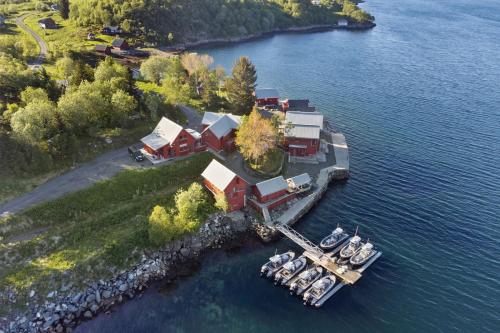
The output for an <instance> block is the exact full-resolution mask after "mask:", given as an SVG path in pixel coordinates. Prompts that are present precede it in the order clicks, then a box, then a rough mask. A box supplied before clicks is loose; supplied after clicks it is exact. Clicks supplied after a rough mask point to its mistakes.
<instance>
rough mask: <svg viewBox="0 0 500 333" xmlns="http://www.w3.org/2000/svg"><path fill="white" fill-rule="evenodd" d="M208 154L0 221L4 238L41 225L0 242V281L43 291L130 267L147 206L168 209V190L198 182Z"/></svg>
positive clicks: (142, 236) (141, 246)
mask: <svg viewBox="0 0 500 333" xmlns="http://www.w3.org/2000/svg"><path fill="white" fill-rule="evenodd" d="M211 159H212V155H210V154H209V153H202V154H197V155H195V156H192V157H190V158H188V159H186V160H182V161H178V162H176V163H174V164H171V165H168V166H164V167H160V168H155V169H146V170H131V171H124V172H122V173H120V174H118V175H117V176H116V177H114V178H112V179H110V180H107V181H103V182H101V183H98V184H96V185H94V186H92V187H90V188H88V189H85V190H82V191H78V192H75V193H73V194H70V195H68V196H66V197H64V198H61V199H58V200H54V201H51V202H48V203H45V204H41V205H39V206H36V207H34V208H32V209H29V210H27V211H25V212H23V213H22V214H20V215H17V216H16V217H14V218H11V219H10V220H4V221H3V222H2V221H1V220H0V230H2V231H1V233H0V234H1V235H2V236H3V237H6V238H7V237H13V236H16V235H17V236H19V235H22V234H23V233H24V232H25V231H26V230H41V231H43V232H42V233H41V234H40V235H38V236H37V237H35V238H34V239H31V240H28V241H24V242H18V243H15V244H13V245H5V244H0V267H2V269H1V270H0V287H1V288H2V289H3V288H5V287H7V286H13V287H16V288H17V289H19V290H21V291H24V294H27V293H28V292H29V290H32V289H34V290H37V291H38V293H37V295H41V296H42V297H43V296H44V295H46V293H47V291H48V290H54V289H56V288H58V287H60V286H61V285H63V284H65V283H68V282H69V281H71V282H72V283H73V284H75V285H76V286H82V285H83V284H84V282H85V281H87V282H88V281H93V280H95V279H105V278H108V277H110V276H111V275H112V274H113V273H115V272H116V271H118V270H119V269H122V268H124V267H127V266H129V265H131V264H132V263H133V262H135V259H137V257H138V256H139V253H140V252H141V251H142V250H147V249H149V242H148V237H147V216H148V215H149V214H150V212H151V210H152V208H153V207H154V206H155V205H157V204H161V205H164V206H166V207H172V205H173V197H174V193H175V191H176V190H177V189H179V188H181V187H187V185H189V184H190V183H192V182H193V181H196V180H198V179H199V175H200V173H201V172H202V171H203V169H204V168H205V167H206V166H207V165H208V163H209V162H210V161H211ZM7 230H8V231H7ZM23 301H24V300H22V299H21V302H18V303H19V304H22V302H23ZM4 310H5V311H8V310H9V309H4ZM1 312H2V310H0V314H1Z"/></svg>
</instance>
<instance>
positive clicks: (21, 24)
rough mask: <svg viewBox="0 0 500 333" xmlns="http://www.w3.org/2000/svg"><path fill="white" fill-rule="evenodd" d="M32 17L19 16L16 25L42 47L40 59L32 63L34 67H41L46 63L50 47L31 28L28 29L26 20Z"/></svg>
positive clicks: (26, 15)
mask: <svg viewBox="0 0 500 333" xmlns="http://www.w3.org/2000/svg"><path fill="white" fill-rule="evenodd" d="M29 15H31V13H28V14H24V15H23V16H19V17H17V18H16V24H17V25H18V26H19V27H20V28H21V29H23V30H24V31H26V32H27V33H29V34H30V35H31V36H33V38H34V39H35V40H36V42H37V43H38V45H39V46H40V54H39V55H38V58H37V59H36V60H34V61H32V62H31V63H30V65H32V66H36V65H41V64H43V62H44V61H45V58H47V55H48V47H47V43H45V41H44V40H43V39H42V37H40V36H39V35H38V34H37V33H36V32H34V31H33V30H32V29H31V28H30V27H28V26H27V25H26V24H24V19H25V18H26V17H28V16H29Z"/></svg>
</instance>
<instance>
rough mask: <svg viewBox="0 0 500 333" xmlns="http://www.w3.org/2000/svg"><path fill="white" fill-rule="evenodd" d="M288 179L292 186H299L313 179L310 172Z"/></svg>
mask: <svg viewBox="0 0 500 333" xmlns="http://www.w3.org/2000/svg"><path fill="white" fill-rule="evenodd" d="M286 181H287V183H288V184H289V185H290V186H295V187H299V186H302V185H306V184H309V183H310V182H311V181H312V180H311V177H310V176H309V174H308V173H303V174H300V175H298V176H295V177H292V178H288V179H287V180H286Z"/></svg>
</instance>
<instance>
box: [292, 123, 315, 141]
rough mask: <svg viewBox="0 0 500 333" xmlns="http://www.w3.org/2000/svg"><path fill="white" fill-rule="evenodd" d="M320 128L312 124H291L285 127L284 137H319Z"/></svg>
mask: <svg viewBox="0 0 500 333" xmlns="http://www.w3.org/2000/svg"><path fill="white" fill-rule="evenodd" d="M320 133H321V128H320V127H319V126H313V125H293V127H291V128H285V137H292V138H301V139H319V138H320Z"/></svg>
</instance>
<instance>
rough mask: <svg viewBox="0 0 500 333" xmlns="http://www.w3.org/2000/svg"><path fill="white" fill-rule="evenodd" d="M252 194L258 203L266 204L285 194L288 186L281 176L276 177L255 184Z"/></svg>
mask: <svg viewBox="0 0 500 333" xmlns="http://www.w3.org/2000/svg"><path fill="white" fill-rule="evenodd" d="M253 193H254V195H255V196H256V197H257V200H258V201H259V202H261V203H264V202H268V201H271V200H274V199H276V198H279V197H280V196H282V195H284V194H287V193H288V184H287V183H286V181H285V179H284V178H283V176H278V177H275V178H271V179H268V180H264V181H263V182H260V183H257V184H255V186H254V188H253Z"/></svg>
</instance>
